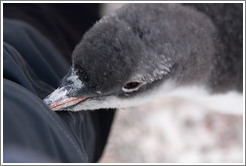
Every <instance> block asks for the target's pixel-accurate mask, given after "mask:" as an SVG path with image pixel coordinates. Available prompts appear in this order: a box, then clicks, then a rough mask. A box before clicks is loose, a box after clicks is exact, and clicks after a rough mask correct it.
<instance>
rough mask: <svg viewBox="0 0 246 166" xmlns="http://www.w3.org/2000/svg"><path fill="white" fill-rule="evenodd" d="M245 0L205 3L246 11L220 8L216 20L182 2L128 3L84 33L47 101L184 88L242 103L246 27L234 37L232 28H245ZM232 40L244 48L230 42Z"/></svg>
mask: <svg viewBox="0 0 246 166" xmlns="http://www.w3.org/2000/svg"><path fill="white" fill-rule="evenodd" d="M202 5H206V4H202ZM225 5H226V4H225ZM228 5H230V4H228ZM238 5H239V6H234V7H236V8H239V9H237V10H234V9H230V7H229V6H226V7H225V6H223V5H222V6H219V5H216V4H214V5H213V6H207V8H206V9H208V10H207V13H209V12H216V10H217V9H216V7H217V8H218V10H217V11H221V9H219V8H221V7H222V8H223V10H224V9H225V10H227V9H228V10H230V11H224V13H226V12H229V14H230V16H231V17H233V16H234V13H236V14H238V12H239V17H237V18H233V19H234V22H231V23H228V22H226V21H227V20H226V19H228V18H223V14H224V13H214V14H216V15H219V17H218V19H217V20H216V18H215V17H213V18H214V19H215V20H213V19H212V17H209V16H208V15H207V14H206V12H205V13H204V12H202V11H199V10H197V8H196V7H191V6H184V5H180V4H128V5H125V6H123V7H122V8H120V9H119V10H117V11H116V12H114V13H112V14H111V15H109V16H106V17H103V18H102V19H101V20H100V21H98V22H97V23H96V24H95V25H94V26H93V27H92V28H91V29H90V30H89V31H88V32H87V33H86V34H85V35H84V36H83V38H82V40H81V42H80V43H79V44H78V45H77V46H76V48H75V49H74V52H73V54H72V67H71V70H70V71H69V73H68V74H67V75H66V76H65V77H64V78H63V80H62V83H61V85H60V87H59V88H58V89H56V90H55V91H54V92H53V93H52V94H50V95H49V96H47V97H46V98H45V99H44V102H45V103H46V104H47V105H49V106H50V108H51V109H52V110H55V111H57V110H70V111H81V110H94V109H100V108H121V107H128V106H133V105H136V104H140V103H143V102H146V101H149V100H153V99H156V98H160V97H168V96H182V97H188V98H191V99H194V100H197V101H199V102H204V103H205V104H207V105H208V106H215V109H239V110H242V104H243V98H242V89H243V80H242V73H243V61H242V59H243V58H242V57H243V55H242V41H240V40H241V39H242V34H240V35H241V36H238V37H234V38H233V40H231V38H229V37H230V35H231V33H230V32H231V31H232V32H233V31H235V33H236V31H237V32H242V28H243V27H242V21H243V20H242V10H241V7H240V4H238ZM231 7H233V5H232V6H231ZM210 8H211V11H210ZM215 9H216V10H215ZM233 11H234V13H233ZM230 12H231V13H230ZM240 17H241V18H240ZM229 21H230V19H229ZM235 24H236V25H235ZM223 25H225V26H224V27H223ZM230 25H231V26H234V28H235V27H236V28H237V29H231V27H228V26H230ZM226 26H227V27H226ZM221 28H224V29H222V30H221ZM240 28H241V29H240ZM227 31H228V33H227ZM222 32H223V33H222ZM240 37H241V38H240ZM228 43H229V44H228ZM240 43H241V45H240ZM233 44H234V45H237V47H239V48H240V49H237V50H235V49H234V50H233V49H230V48H227V47H231V46H233ZM231 50H232V51H231ZM233 51H234V52H233ZM223 96H225V97H223ZM229 97H234V99H231V98H229ZM229 105H230V106H231V107H229Z"/></svg>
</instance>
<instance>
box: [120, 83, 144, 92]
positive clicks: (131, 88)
mask: <svg viewBox="0 0 246 166" xmlns="http://www.w3.org/2000/svg"><path fill="white" fill-rule="evenodd" d="M141 85H142V82H138V81H133V82H128V83H126V84H125V85H124V86H123V87H122V90H123V91H124V92H133V91H136V90H138V89H139V87H140V86H141Z"/></svg>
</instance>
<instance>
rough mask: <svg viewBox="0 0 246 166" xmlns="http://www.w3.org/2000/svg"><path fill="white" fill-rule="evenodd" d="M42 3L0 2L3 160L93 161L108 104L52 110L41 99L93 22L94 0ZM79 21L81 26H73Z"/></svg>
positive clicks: (109, 115)
mask: <svg viewBox="0 0 246 166" xmlns="http://www.w3.org/2000/svg"><path fill="white" fill-rule="evenodd" d="M46 5H47V4H35V5H33V6H35V7H34V8H32V7H31V6H32V5H31V4H4V7H3V12H4V22H3V23H4V25H3V40H4V44H3V78H4V81H3V162H5V163H9V162H33V163H35V162H96V161H97V160H98V159H99V157H100V156H101V154H102V152H103V149H104V146H105V144H106V141H107V137H108V133H109V130H110V126H111V124H112V120H113V116H114V110H97V111H81V112H65V111H61V112H53V111H52V110H51V109H49V107H48V106H46V105H45V104H44V103H43V101H42V99H43V98H44V97H45V96H47V95H48V94H49V93H51V92H52V91H53V90H54V89H55V88H57V86H58V85H59V82H60V80H61V79H62V77H63V76H64V75H65V74H66V72H67V71H68V70H69V61H70V60H71V58H70V57H69V56H70V55H71V52H72V49H73V48H74V47H75V44H76V42H77V41H78V40H79V38H81V37H82V34H83V33H84V32H85V31H86V30H85V29H88V28H89V26H88V25H92V24H93V23H94V22H95V20H96V19H95V15H94V14H93V13H94V12H98V5H96V4H95V6H94V5H91V6H90V8H93V9H91V10H89V9H88V8H87V10H83V9H85V8H86V7H88V6H87V5H85V6H83V4H80V5H78V6H75V5H72V4H71V5H70V6H69V5H68V8H65V4H64V5H60V4H49V5H47V8H46V7H45V6H46ZM93 6H94V7H95V8H94V7H93ZM79 7H81V8H82V10H81V11H79V10H78V9H79ZM40 9H42V10H40ZM46 9H47V10H46ZM72 9H74V10H72ZM85 11H87V12H88V13H85ZM49 12H50V13H49ZM75 12H77V13H76V14H77V15H79V14H80V15H81V17H80V19H79V18H78V17H74V14H73V13H75ZM90 12H92V17H90ZM51 13H53V14H54V15H56V19H55V17H53V14H51ZM64 13H66V14H67V15H66V14H65V15H66V18H64V17H63V14H64ZM69 13H70V15H69ZM97 16H98V15H97ZM85 17H87V18H88V19H89V18H92V19H91V20H90V21H88V19H83V18H85ZM7 18H8V19H7ZM27 18H28V19H27ZM59 19H60V21H61V22H63V23H62V24H59V23H57V22H60V21H58V20H59ZM97 19H98V17H97ZM47 20H49V21H47ZM76 21H77V22H79V23H78V24H76ZM50 22H51V23H52V22H53V24H51V25H50V24H49V23H50ZM70 23H71V24H70ZM81 24H83V25H86V28H85V27H84V30H83V28H82V31H79V28H78V27H79V26H80V25H81ZM76 25H77V26H76ZM73 28H75V29H76V30H75V31H73V32H71V31H72V29H73ZM73 33H75V34H76V35H78V36H76V35H75V34H74V35H71V36H70V34H73ZM79 33H80V34H81V35H80V34H79ZM56 37H57V38H56ZM55 38H56V39H57V41H56V42H54V41H55Z"/></svg>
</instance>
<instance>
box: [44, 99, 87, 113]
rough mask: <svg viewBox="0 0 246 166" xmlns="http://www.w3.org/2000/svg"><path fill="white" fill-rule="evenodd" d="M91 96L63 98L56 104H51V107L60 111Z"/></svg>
mask: <svg viewBox="0 0 246 166" xmlns="http://www.w3.org/2000/svg"><path fill="white" fill-rule="evenodd" d="M88 98H89V97H84V98H76V97H69V98H65V99H62V100H60V101H57V102H55V103H54V104H51V105H49V107H50V108H51V109H52V110H53V111H59V110H62V109H64V108H67V107H69V106H72V105H75V104H78V103H80V102H81V101H85V100H86V99H88Z"/></svg>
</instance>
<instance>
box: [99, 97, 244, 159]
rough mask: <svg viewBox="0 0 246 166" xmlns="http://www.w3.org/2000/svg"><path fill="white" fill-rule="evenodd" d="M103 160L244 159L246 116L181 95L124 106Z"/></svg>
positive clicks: (112, 131)
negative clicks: (182, 98)
mask: <svg viewBox="0 0 246 166" xmlns="http://www.w3.org/2000/svg"><path fill="white" fill-rule="evenodd" d="M100 162H109V163H111V162H114V163H118V162H129V163H132V162H134V163H135V162H138V163H142V162H153V163H155V162H157V163H168V162H170V163H172V162H177V163H194V162H195V163H200V162H203V163H207V162H209V163H210V162H216V163H218V162H219V163H234V162H236V163H241V162H243V115H240V114H226V113H221V112H218V111H216V110H209V109H206V108H204V107H202V106H200V105H197V104H195V103H192V102H190V101H186V100H181V99H169V100H158V101H154V102H152V103H147V104H144V105H141V106H138V107H132V108H129V109H121V110H119V111H118V112H117V115H116V117H115V120H114V124H113V127H112V130H111V134H110V137H109V140H108V144H107V146H106V149H105V152H104V155H103V156H102V158H101V160H100Z"/></svg>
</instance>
